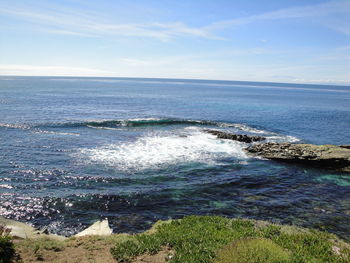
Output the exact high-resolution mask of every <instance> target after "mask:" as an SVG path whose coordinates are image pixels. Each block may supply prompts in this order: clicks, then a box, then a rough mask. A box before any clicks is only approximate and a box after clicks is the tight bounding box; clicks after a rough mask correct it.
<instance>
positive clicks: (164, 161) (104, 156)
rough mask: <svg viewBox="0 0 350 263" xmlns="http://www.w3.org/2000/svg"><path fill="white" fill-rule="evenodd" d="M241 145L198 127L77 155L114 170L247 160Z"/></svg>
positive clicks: (154, 135)
mask: <svg viewBox="0 0 350 263" xmlns="http://www.w3.org/2000/svg"><path fill="white" fill-rule="evenodd" d="M243 147H244V144H243V143H240V142H236V141H230V140H218V139H217V138H216V136H213V135H211V134H207V133H205V132H202V131H200V130H199V129H196V128H192V129H183V130H181V132H178V133H176V132H173V133H165V132H164V133H157V134H149V135H145V136H143V137H140V138H138V139H137V140H136V141H134V142H127V143H121V144H109V145H104V146H101V147H97V148H92V149H80V151H79V153H80V157H81V158H82V159H86V157H87V161H88V162H92V163H101V164H105V165H107V166H112V167H115V168H116V169H118V170H130V169H132V170H143V169H149V168H151V169H154V168H159V167H163V166H165V165H172V164H177V163H189V162H199V163H213V164H215V163H216V161H218V160H219V159H222V158H236V159H240V160H242V159H247V158H248V157H247V156H246V154H245V153H244V151H243Z"/></svg>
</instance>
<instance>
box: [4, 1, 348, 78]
mask: <svg viewBox="0 0 350 263" xmlns="http://www.w3.org/2000/svg"><path fill="white" fill-rule="evenodd" d="M0 21H1V23H0V52H1V54H0V74H1V75H45V76H47V75H56V76H57V75H62V76H111V77H160V78H196V79H197V78H199V79H225V80H248V81H272V82H301V83H324V84H327V83H337V84H349V83H350V0H335V1H316V0H315V1H311V0H310V1H309V0H302V1H301V0H284V1H277V0H276V1H267V0H250V1H247V0H245V1H240V0H237V1H233V0H211V1H209V0H201V1H199V0H172V1H170V0H162V1H156V0H135V1H130V0H129V1H127V0H125V1H118V0H115V1H114V0H99V1H92V0H65V1H63V0H56V1H50V0H46V1H45V0H35V1H30V0H28V1H22V0H16V1H13V0H0Z"/></svg>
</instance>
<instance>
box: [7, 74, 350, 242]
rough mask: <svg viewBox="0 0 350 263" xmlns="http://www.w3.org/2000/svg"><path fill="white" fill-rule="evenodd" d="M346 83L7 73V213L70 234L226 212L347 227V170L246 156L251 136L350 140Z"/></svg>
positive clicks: (345, 233)
mask: <svg viewBox="0 0 350 263" xmlns="http://www.w3.org/2000/svg"><path fill="white" fill-rule="evenodd" d="M349 106H350V87H346V86H322V85H296V84H277V83H258V82H234V81H205V80H174V79H129V78H57V77H1V78H0V145H1V146H0V147H1V148H0V150H1V151H0V200H1V201H0V215H2V216H5V217H7V218H13V219H17V220H22V221H27V222H30V223H32V224H33V225H35V226H37V227H39V228H41V227H44V226H47V227H48V230H49V232H51V233H59V234H65V235H69V234H72V233H76V232H77V231H80V230H82V229H83V228H85V227H86V226H88V225H90V224H91V223H93V222H94V221H95V220H97V219H101V218H108V219H109V221H110V224H111V226H112V228H113V229H114V231H115V232H138V231H142V230H144V229H147V228H148V227H150V225H151V224H152V223H154V222H155V221H157V220H159V219H168V218H180V217H182V216H184V215H189V214H201V215H203V214H218V215H225V216H228V217H247V218H255V219H264V220H271V221H273V222H277V223H287V224H297V225H300V226H307V227H314V228H319V229H326V230H328V231H331V232H334V233H337V234H339V235H341V236H342V237H344V238H347V239H349V238H350V227H349V226H350V176H348V175H345V174H340V173H335V172H331V171H322V170H317V169H311V168H308V167H301V166H297V165H290V164H283V163H278V162H273V161H268V160H262V159H256V158H252V157H250V156H247V155H246V154H245V152H244V151H243V148H244V147H246V146H247V145H245V144H244V143H240V142H235V141H229V140H219V139H216V138H215V137H214V136H213V135H210V134H207V133H205V132H204V130H205V129H207V128H212V129H218V130H224V131H229V132H235V133H243V134H252V135H264V136H266V137H267V138H268V141H290V142H308V143H314V144H326V143H330V144H350V133H349V130H350V107H349Z"/></svg>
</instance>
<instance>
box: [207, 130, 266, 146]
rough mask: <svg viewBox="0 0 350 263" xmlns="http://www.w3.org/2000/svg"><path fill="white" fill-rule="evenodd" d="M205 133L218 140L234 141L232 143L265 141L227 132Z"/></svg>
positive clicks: (255, 137)
mask: <svg viewBox="0 0 350 263" xmlns="http://www.w3.org/2000/svg"><path fill="white" fill-rule="evenodd" d="M205 131H206V132H207V133H210V134H213V135H215V136H216V137H218V138H219V139H228V140H234V141H239V142H245V143H252V142H260V141H263V140H265V139H266V138H265V137H263V136H250V135H246V134H235V133H228V132H222V131H217V130H205Z"/></svg>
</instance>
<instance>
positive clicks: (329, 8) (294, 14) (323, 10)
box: [203, 0, 350, 34]
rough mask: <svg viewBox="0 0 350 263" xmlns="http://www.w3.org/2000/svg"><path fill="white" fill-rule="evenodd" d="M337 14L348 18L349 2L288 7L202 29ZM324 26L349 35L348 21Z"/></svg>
mask: <svg viewBox="0 0 350 263" xmlns="http://www.w3.org/2000/svg"><path fill="white" fill-rule="evenodd" d="M337 14H346V15H349V16H350V1H348V0H340V1H330V2H325V3H320V4H315V5H305V6H297V7H288V8H283V9H279V10H275V11H271V12H265V13H262V14H257V15H252V16H246V17H240V18H236V19H230V20H224V21H218V22H214V23H212V24H210V25H208V26H205V27H203V29H204V30H207V31H215V30H222V29H226V28H230V27H235V26H239V25H244V24H250V23H256V22H260V21H264V20H265V21H266V20H280V19H298V18H323V19H324V18H325V17H329V16H334V15H337ZM324 22H326V26H328V27H331V28H333V29H335V30H338V31H341V32H343V33H345V34H350V29H349V28H350V20H349V19H347V20H345V21H344V19H341V22H342V23H339V22H340V21H339V19H338V18H337V17H335V18H332V19H326V21H324ZM337 24H338V25H337Z"/></svg>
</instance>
